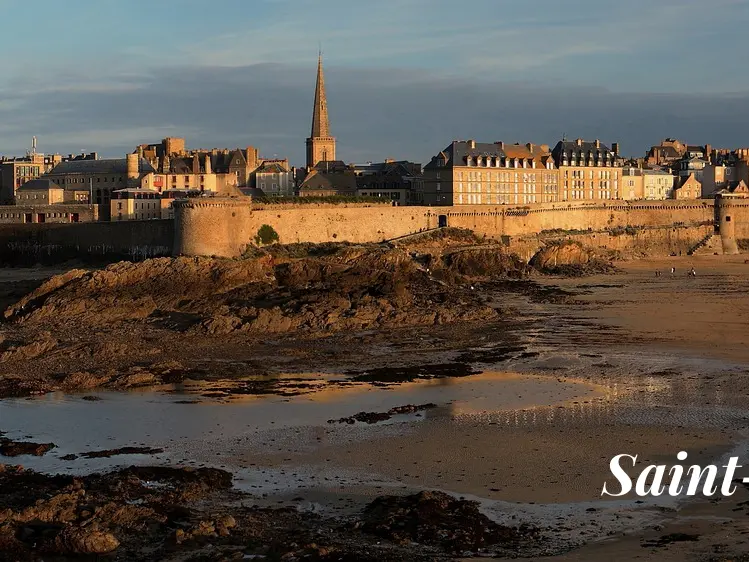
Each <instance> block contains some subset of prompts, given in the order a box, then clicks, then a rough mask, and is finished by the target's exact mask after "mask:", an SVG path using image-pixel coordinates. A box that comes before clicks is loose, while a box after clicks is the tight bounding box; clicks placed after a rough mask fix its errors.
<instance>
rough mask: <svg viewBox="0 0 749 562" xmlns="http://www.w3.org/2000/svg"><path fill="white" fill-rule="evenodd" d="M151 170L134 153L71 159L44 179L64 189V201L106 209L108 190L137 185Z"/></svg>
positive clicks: (109, 191)
mask: <svg viewBox="0 0 749 562" xmlns="http://www.w3.org/2000/svg"><path fill="white" fill-rule="evenodd" d="M153 172H155V170H154V169H153V167H152V166H151V165H150V164H149V163H148V161H147V160H145V159H143V158H139V157H138V155H137V154H128V155H127V157H126V158H119V159H108V160H72V161H68V162H62V163H60V164H58V165H57V166H55V167H54V168H53V169H52V170H51V171H50V172H49V173H48V174H46V175H45V176H44V179H47V180H50V181H52V182H54V183H56V184H57V185H59V186H60V187H62V188H63V189H64V190H65V202H70V203H73V202H76V203H91V204H95V205H103V206H104V207H106V208H107V209H108V208H109V202H110V200H111V199H112V192H113V191H116V190H119V189H126V188H128V187H138V186H140V181H141V179H142V178H143V177H145V176H146V175H148V174H150V173H153Z"/></svg>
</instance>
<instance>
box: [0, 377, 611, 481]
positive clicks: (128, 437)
mask: <svg viewBox="0 0 749 562" xmlns="http://www.w3.org/2000/svg"><path fill="white" fill-rule="evenodd" d="M297 377H298V378H300V379H304V377H299V376H297ZM217 385H218V386H220V387H221V388H226V387H227V386H231V383H215V384H205V385H203V384H199V383H190V384H187V385H179V386H173V387H168V388H162V389H160V391H158V392H153V391H152V392H130V393H119V392H93V393H88V394H87V395H86V397H85V398H86V399H84V397H83V396H82V395H69V394H62V393H51V394H48V395H46V396H44V397H40V398H34V399H8V400H3V401H0V420H2V428H3V430H4V431H6V432H7V436H8V437H10V438H14V439H24V438H29V439H31V440H34V441H37V442H53V443H55V444H56V445H57V448H56V449H54V450H52V451H51V452H50V453H47V455H45V456H44V457H27V456H25V457H19V458H17V459H16V462H21V463H23V464H24V465H25V466H28V467H29V468H34V469H37V470H42V471H50V472H74V473H85V472H90V471H92V470H102V469H106V468H110V467H115V466H122V465H127V464H133V463H135V464H163V463H170V462H186V461H195V462H199V463H205V464H212V465H218V466H222V464H221V463H222V462H224V459H220V458H219V457H224V455H227V454H228V453H229V450H230V449H231V452H232V453H234V454H236V453H238V452H243V451H241V449H243V448H244V449H245V451H246V452H261V450H262V452H271V451H273V450H274V449H279V448H281V447H282V446H284V447H287V446H291V445H293V441H294V437H295V436H296V435H298V436H299V440H302V441H305V442H307V443H309V441H310V439H309V434H310V431H312V432H313V433H314V432H318V433H319V432H331V431H333V432H334V431H335V430H336V428H339V427H340V424H329V423H328V420H331V419H336V420H337V419H340V418H344V417H348V416H352V415H354V414H356V413H358V412H362V411H365V412H385V411H387V410H389V409H391V408H394V407H398V406H403V405H406V404H426V403H433V404H436V405H437V406H438V407H437V408H434V409H430V410H426V411H424V412H418V413H413V414H406V415H396V416H394V417H393V418H392V419H391V420H390V422H383V423H384V424H387V423H395V424H399V423H400V422H403V421H417V420H423V419H427V418H432V417H455V416H460V415H461V414H466V413H474V412H477V411H481V412H485V411H505V410H516V409H522V408H530V407H534V406H544V405H552V404H557V403H560V402H565V401H572V400H578V399H580V400H583V399H585V400H587V399H591V398H593V397H594V396H597V395H598V392H599V390H598V389H597V388H596V387H595V386H593V385H588V384H581V383H576V382H567V381H565V382H560V381H557V380H556V379H551V378H541V377H533V376H521V375H512V374H503V373H484V374H481V375H475V376H471V377H464V378H459V379H452V378H442V379H435V380H420V381H415V382H411V383H405V384H401V385H398V386H394V387H384V388H383V387H378V386H372V385H369V384H358V385H352V386H337V385H323V386H321V387H320V390H318V391H316V392H311V393H308V394H303V395H298V396H273V395H261V396H257V395H241V394H240V395H230V399H229V400H222V401H221V402H219V401H216V400H211V399H205V398H204V397H203V396H205V395H211V394H212V393H211V389H212V388H213V389H215V388H216V386H217ZM92 397H93V398H96V400H92V399H91V398H92ZM343 425H344V426H346V428H343V427H341V430H345V429H350V426H348V425H347V424H343ZM378 425H379V426H381V425H382V423H380V424H378ZM359 426H361V429H362V431H361V432H360V433H361V438H363V439H366V437H367V435H366V434H367V431H366V428H367V427H369V426H367V425H366V424H358V423H357V428H359ZM302 428H304V430H303V429H302ZM315 428H317V429H315ZM282 436H283V439H282V438H281V437H282ZM313 441H314V440H313ZM124 446H142V447H143V446H145V447H158V448H163V449H164V453H161V454H157V455H153V456H141V455H126V456H115V457H112V458H109V459H83V458H78V459H75V460H72V461H64V460H62V459H61V458H60V457H63V456H65V455H69V454H75V455H80V454H81V453H84V452H89V451H98V450H102V449H114V448H118V447H124ZM227 468H228V469H229V470H232V469H241V468H242V467H232V466H229V465H227Z"/></svg>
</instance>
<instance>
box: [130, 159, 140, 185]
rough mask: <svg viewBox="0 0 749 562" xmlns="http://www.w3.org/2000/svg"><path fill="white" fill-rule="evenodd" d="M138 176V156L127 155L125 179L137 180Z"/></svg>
mask: <svg viewBox="0 0 749 562" xmlns="http://www.w3.org/2000/svg"><path fill="white" fill-rule="evenodd" d="M139 178H140V158H138V155H137V154H128V155H127V179H129V180H137V179H139Z"/></svg>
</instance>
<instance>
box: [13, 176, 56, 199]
mask: <svg viewBox="0 0 749 562" xmlns="http://www.w3.org/2000/svg"><path fill="white" fill-rule="evenodd" d="M64 202H65V190H64V189H63V188H62V187H60V186H59V185H57V184H56V183H55V182H53V181H51V180H48V179H35V180H31V181H28V182H26V183H24V184H23V185H22V186H21V187H19V188H18V189H16V200H15V203H16V205H58V204H60V203H64Z"/></svg>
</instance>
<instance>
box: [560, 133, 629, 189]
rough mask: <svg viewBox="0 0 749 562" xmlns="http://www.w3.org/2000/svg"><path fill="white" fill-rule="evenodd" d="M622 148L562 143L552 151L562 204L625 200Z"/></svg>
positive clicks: (593, 144) (588, 143) (613, 145)
mask: <svg viewBox="0 0 749 562" xmlns="http://www.w3.org/2000/svg"><path fill="white" fill-rule="evenodd" d="M618 153H619V144H618V143H613V144H612V145H611V148H609V147H608V146H606V145H605V144H603V143H601V141H599V140H595V141H592V142H588V141H584V140H583V139H577V140H574V141H567V140H562V141H559V142H558V143H557V145H556V146H555V147H554V150H552V155H553V157H554V164H556V167H557V168H558V169H559V200H560V201H609V200H615V199H624V198H625V197H624V194H623V192H622V190H621V185H620V181H621V178H622V173H621V169H620V167H619V164H620V160H619V154H618Z"/></svg>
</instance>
